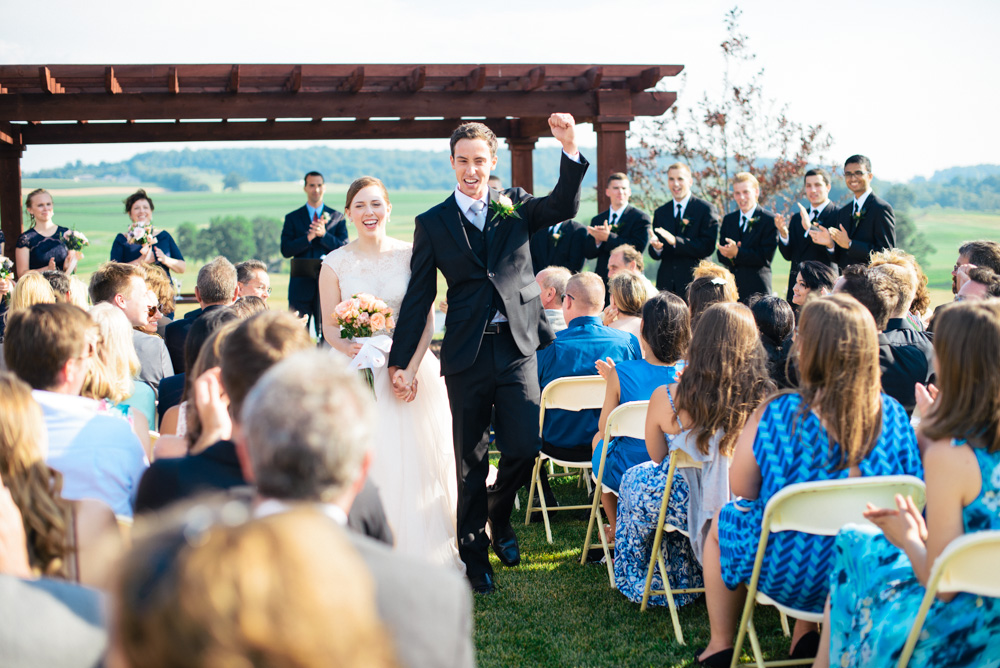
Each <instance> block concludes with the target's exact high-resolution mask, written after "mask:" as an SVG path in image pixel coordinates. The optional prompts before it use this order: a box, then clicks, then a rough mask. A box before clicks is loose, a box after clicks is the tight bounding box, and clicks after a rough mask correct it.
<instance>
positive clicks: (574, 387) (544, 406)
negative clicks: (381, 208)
mask: <svg viewBox="0 0 1000 668" xmlns="http://www.w3.org/2000/svg"><path fill="white" fill-rule="evenodd" d="M606 388H607V382H606V381H605V380H604V378H602V377H601V376H567V377H565V378H556V379H555V380H554V381H552V382H551V383H549V384H548V385H546V386H545V389H544V390H542V398H541V400H540V402H539V405H540V407H541V410H540V411H539V412H538V433H539V434H541V433H542V426H543V425H544V424H545V411H546V410H552V409H553V408H556V409H559V410H564V411H582V410H587V409H590V408H601V407H602V406H604V392H605V390H606Z"/></svg>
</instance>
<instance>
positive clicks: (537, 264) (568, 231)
mask: <svg viewBox="0 0 1000 668" xmlns="http://www.w3.org/2000/svg"><path fill="white" fill-rule="evenodd" d="M588 239H590V236H589V235H588V234H587V228H586V227H584V226H583V225H582V224H581V223H578V222H576V221H575V220H564V221H563V222H561V223H556V224H555V225H552V226H550V227H546V228H545V229H543V230H538V231H537V232H535V233H534V234H533V235H531V241H530V242H528V248H529V250H531V267H532V269H533V270H534V272H535V273H536V274H537V273H538V272H540V271H541V270H542V269H545V268H546V267H566V268H567V269H569V270H570V271H571V272H573V273H574V274H575V273H577V272H579V271H580V270H581V269H583V263H584V261H585V260H586V259H587V258H586V256H585V250H584V248H585V246H586V244H587V240H588Z"/></svg>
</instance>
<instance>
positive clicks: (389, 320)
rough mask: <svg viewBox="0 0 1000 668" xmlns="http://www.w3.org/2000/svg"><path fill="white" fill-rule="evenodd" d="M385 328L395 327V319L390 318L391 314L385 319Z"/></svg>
mask: <svg viewBox="0 0 1000 668" xmlns="http://www.w3.org/2000/svg"><path fill="white" fill-rule="evenodd" d="M385 328H386V329H396V321H395V320H393V319H392V316H391V315H390V316H389V317H388V318H386V319H385Z"/></svg>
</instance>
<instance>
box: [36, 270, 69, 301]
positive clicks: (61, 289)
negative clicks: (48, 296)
mask: <svg viewBox="0 0 1000 668" xmlns="http://www.w3.org/2000/svg"><path fill="white" fill-rule="evenodd" d="M42 276H44V277H45V280H46V281H48V282H49V285H50V286H51V287H52V293H53V294H54V295H55V296H56V301H57V302H61V303H69V301H70V294H69V291H70V283H69V276H67V275H66V273H65V272H62V271H59V270H58V269H46V270H45V271H43V272H42Z"/></svg>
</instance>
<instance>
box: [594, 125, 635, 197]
mask: <svg viewBox="0 0 1000 668" xmlns="http://www.w3.org/2000/svg"><path fill="white" fill-rule="evenodd" d="M628 128H629V124H628V123H594V131H595V132H596V133H597V182H598V183H604V182H605V181H606V180H607V178H608V177H609V176H610V175H611V174H613V173H614V172H624V171H625V167H626V165H627V164H628V154H627V152H626V146H625V137H626V136H627V133H628ZM610 204H611V203H610V200H609V199H608V196H607V195H606V194H605V193H604V190H603V189H601V188H598V189H597V210H598V211H605V210H607V208H608V207H609V206H610Z"/></svg>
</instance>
